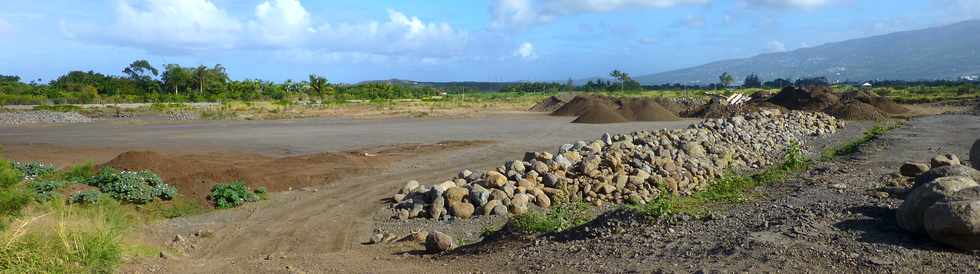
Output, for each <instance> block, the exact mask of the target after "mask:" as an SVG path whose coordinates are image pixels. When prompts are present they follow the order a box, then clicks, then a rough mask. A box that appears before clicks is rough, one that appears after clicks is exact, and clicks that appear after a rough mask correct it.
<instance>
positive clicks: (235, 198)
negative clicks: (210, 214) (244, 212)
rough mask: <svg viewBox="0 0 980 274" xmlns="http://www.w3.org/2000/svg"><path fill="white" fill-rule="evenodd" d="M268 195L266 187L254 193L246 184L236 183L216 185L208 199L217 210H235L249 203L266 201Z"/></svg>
mask: <svg viewBox="0 0 980 274" xmlns="http://www.w3.org/2000/svg"><path fill="white" fill-rule="evenodd" d="M267 193H268V190H266V189H265V187H260V188H258V189H256V190H254V191H253V190H251V189H249V188H248V186H246V185H245V183H243V182H241V181H235V182H231V183H223V184H217V185H214V187H212V188H211V194H210V195H209V196H208V198H209V199H211V202H213V203H214V206H215V207H217V208H234V207H238V206H241V205H243V204H245V203H247V202H257V201H259V200H261V199H264V198H265V195H266V194H267Z"/></svg>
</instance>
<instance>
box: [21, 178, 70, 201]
mask: <svg viewBox="0 0 980 274" xmlns="http://www.w3.org/2000/svg"><path fill="white" fill-rule="evenodd" d="M66 184H67V183H65V182H64V181H59V180H40V181H33V182H31V183H30V184H29V185H28V187H29V188H30V189H31V191H33V192H34V199H36V200H38V201H39V202H45V201H50V200H51V198H54V196H55V195H56V194H58V193H57V192H56V191H57V190H58V189H59V188H61V187H63V186H65V185H66Z"/></svg>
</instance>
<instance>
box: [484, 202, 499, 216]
mask: <svg viewBox="0 0 980 274" xmlns="http://www.w3.org/2000/svg"><path fill="white" fill-rule="evenodd" d="M498 205H502V204H501V203H500V201H499V200H490V201H489V202H487V204H485V205H483V207H481V208H480V209H481V213H483V215H490V214H493V209H494V207H496V206H498Z"/></svg>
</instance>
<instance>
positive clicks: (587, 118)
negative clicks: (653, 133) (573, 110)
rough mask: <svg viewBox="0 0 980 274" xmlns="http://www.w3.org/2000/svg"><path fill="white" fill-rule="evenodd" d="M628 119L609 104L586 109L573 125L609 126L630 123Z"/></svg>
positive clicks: (595, 105) (594, 105)
mask: <svg viewBox="0 0 980 274" xmlns="http://www.w3.org/2000/svg"><path fill="white" fill-rule="evenodd" d="M628 121H629V120H627V119H626V117H623V115H622V114H620V113H619V111H617V110H614V109H612V108H611V107H609V105H607V104H601V103H600V104H593V105H592V106H591V107H590V108H588V109H586V110H585V111H584V113H582V115H579V116H578V118H577V119H575V120H574V121H572V123H584V124H608V123H623V122H628Z"/></svg>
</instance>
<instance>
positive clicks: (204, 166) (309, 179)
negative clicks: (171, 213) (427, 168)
mask: <svg viewBox="0 0 980 274" xmlns="http://www.w3.org/2000/svg"><path fill="white" fill-rule="evenodd" d="M486 143H489V142H487V141H447V142H439V143H436V144H425V145H422V144H403V145H394V146H384V147H380V148H376V149H370V150H358V151H346V152H336V153H331V152H325V153H315V154H308V155H299V156H288V157H280V158H277V157H270V156H264V155H260V154H254V153H228V152H212V153H206V154H166V153H161V152H157V151H147V150H142V151H127V152H124V153H122V154H119V156H117V157H115V158H114V159H112V160H110V161H108V162H106V163H105V164H103V165H102V166H109V167H113V168H117V169H122V170H152V171H153V172H155V173H157V174H159V175H160V177H161V178H163V180H164V181H165V182H167V183H168V184H171V185H173V186H174V187H176V188H177V189H178V192H179V193H181V194H182V195H185V196H187V197H190V198H192V199H194V200H196V201H199V202H201V203H207V196H208V194H209V193H210V191H211V188H212V187H213V186H214V185H215V184H218V183H224V182H233V181H239V180H240V181H243V182H245V184H247V185H248V186H249V187H251V188H257V187H266V188H268V190H269V191H286V190H290V189H293V188H302V187H309V186H319V185H324V184H328V183H331V182H334V181H336V180H338V179H342V178H347V177H351V176H357V175H363V174H365V173H367V172H370V171H373V170H377V169H378V168H380V167H384V166H387V165H388V164H390V163H391V162H393V161H396V160H399V159H403V158H406V157H409V156H413V155H419V154H425V153H430V152H435V151H445V150H453V149H459V148H464V147H469V146H473V145H480V144H486Z"/></svg>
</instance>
